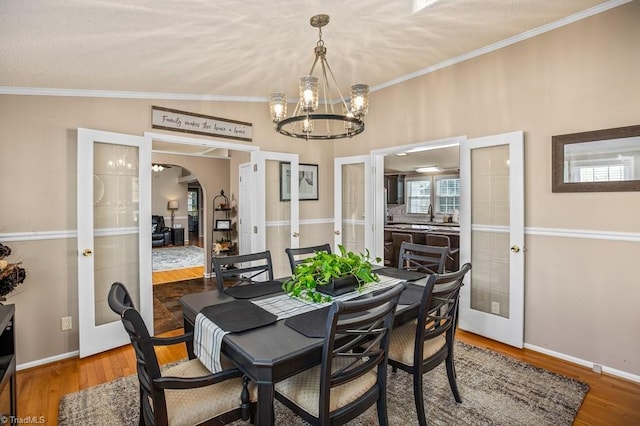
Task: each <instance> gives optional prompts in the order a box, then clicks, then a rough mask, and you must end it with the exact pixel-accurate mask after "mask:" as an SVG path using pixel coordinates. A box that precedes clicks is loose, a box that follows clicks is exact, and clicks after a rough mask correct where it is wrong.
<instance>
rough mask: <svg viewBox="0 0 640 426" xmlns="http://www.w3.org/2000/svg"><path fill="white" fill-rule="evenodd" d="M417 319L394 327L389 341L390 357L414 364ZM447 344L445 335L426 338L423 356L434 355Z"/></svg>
mask: <svg viewBox="0 0 640 426" xmlns="http://www.w3.org/2000/svg"><path fill="white" fill-rule="evenodd" d="M417 326H418V322H417V321H411V322H408V323H406V324H404V325H403V326H401V327H398V328H394V329H393V333H391V342H390V343H389V358H391V359H394V360H396V361H399V362H401V363H403V364H406V365H413V356H414V350H415V344H416V327H417ZM446 344H447V339H446V338H445V336H444V335H442V334H441V335H439V336H436V337H435V338H433V339H431V340H425V342H424V345H423V348H424V349H423V353H422V356H423V358H424V359H427V358H430V357H432V356H434V355H435V354H436V353H437V352H438V351H439V350H440V349H442V348H443V347H444V346H445V345H446Z"/></svg>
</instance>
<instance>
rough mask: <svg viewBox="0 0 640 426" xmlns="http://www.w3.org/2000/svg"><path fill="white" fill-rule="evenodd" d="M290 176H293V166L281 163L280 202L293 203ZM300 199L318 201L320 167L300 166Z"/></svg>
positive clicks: (313, 165) (312, 165)
mask: <svg viewBox="0 0 640 426" xmlns="http://www.w3.org/2000/svg"><path fill="white" fill-rule="evenodd" d="M289 176H291V164H290V163H284V162H282V163H280V201H291V187H290V186H289V182H290V179H289ZM298 187H299V199H300V200H301V201H305V200H317V199H318V165H317V164H302V163H301V164H300V168H299V170H298Z"/></svg>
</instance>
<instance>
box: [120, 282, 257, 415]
mask: <svg viewBox="0 0 640 426" xmlns="http://www.w3.org/2000/svg"><path fill="white" fill-rule="evenodd" d="M108 302H109V307H110V308H111V310H113V311H114V312H115V313H116V314H118V315H119V316H120V319H121V320H122V325H123V326H124V329H125V331H126V332H127V334H128V335H129V338H130V340H131V344H132V346H133V348H134V351H135V355H136V365H137V371H138V381H139V384H140V424H141V425H169V424H170V425H172V426H173V425H200V424H216V425H222V424H227V423H229V422H231V421H234V420H238V419H242V420H249V419H251V420H253V413H254V412H255V405H256V404H255V402H256V401H257V395H256V391H255V386H253V385H252V386H249V379H248V378H247V377H243V375H242V372H241V371H240V370H239V369H237V368H232V367H230V366H231V363H230V362H229V361H228V360H227V361H226V362H227V364H226V365H225V367H227V368H226V369H225V370H223V371H221V372H218V373H215V374H211V372H210V371H209V370H207V369H206V368H205V367H204V366H203V365H202V363H200V361H199V360H198V359H193V360H190V361H185V362H181V363H179V364H177V365H175V366H172V367H169V368H167V369H165V370H163V371H161V370H160V366H159V364H158V359H157V358H156V353H155V349H154V346H159V345H174V344H179V343H183V342H188V341H191V340H193V333H185V334H182V335H180V336H172V337H152V336H150V335H149V331H148V329H147V326H146V325H145V323H144V321H143V320H142V316H141V315H140V313H139V312H138V311H137V310H136V309H135V307H134V304H133V302H132V300H131V296H130V295H129V292H128V291H127V288H126V287H125V286H124V285H123V284H122V283H119V282H116V283H114V284H112V286H111V289H110V291H109V296H108ZM252 423H253V421H252Z"/></svg>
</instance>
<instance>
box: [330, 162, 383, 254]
mask: <svg viewBox="0 0 640 426" xmlns="http://www.w3.org/2000/svg"><path fill="white" fill-rule="evenodd" d="M333 173H334V197H335V199H334V213H333V216H334V220H335V224H334V241H333V242H334V246H335V249H337V246H338V244H341V245H343V246H344V247H345V248H346V249H347V251H353V252H356V253H364V252H365V250H366V249H368V250H369V251H370V253H371V255H372V257H373V256H374V250H373V249H372V248H373V235H374V233H373V230H372V226H373V199H374V197H373V194H372V184H371V177H372V173H371V156H369V155H358V156H353V157H340V158H336V159H335V160H334V166H333Z"/></svg>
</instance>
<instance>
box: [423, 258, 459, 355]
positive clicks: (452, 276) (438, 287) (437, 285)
mask: <svg viewBox="0 0 640 426" xmlns="http://www.w3.org/2000/svg"><path fill="white" fill-rule="evenodd" d="M470 269H471V264H470V263H466V264H464V265H463V266H462V267H461V268H460V270H458V271H456V272H450V273H445V274H437V275H431V276H430V277H429V279H428V280H427V283H428V284H427V285H432V289H431V291H428V289H427V288H425V292H424V293H423V295H422V300H421V302H420V308H419V310H418V323H417V327H416V339H415V342H416V345H415V354H414V355H415V356H414V365H418V364H417V363H418V362H419V363H422V362H423V348H424V342H425V341H427V340H431V339H434V338H436V337H438V336H441V335H445V338H446V340H447V344H453V339H454V336H455V327H456V323H457V315H458V304H459V300H460V288H461V287H462V285H463V279H464V277H465V275H466V273H467V272H468V271H469V270H470Z"/></svg>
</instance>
